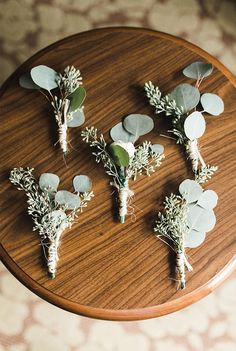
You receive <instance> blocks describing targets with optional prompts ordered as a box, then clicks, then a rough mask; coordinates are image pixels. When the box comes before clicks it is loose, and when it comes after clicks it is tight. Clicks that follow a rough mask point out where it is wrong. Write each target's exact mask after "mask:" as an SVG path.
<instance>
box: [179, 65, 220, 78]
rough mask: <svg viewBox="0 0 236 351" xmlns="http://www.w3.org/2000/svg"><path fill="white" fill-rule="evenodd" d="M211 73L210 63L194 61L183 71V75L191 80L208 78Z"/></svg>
mask: <svg viewBox="0 0 236 351" xmlns="http://www.w3.org/2000/svg"><path fill="white" fill-rule="evenodd" d="M212 71H213V66H212V65H211V64H210V63H206V62H201V61H196V62H193V63H191V65H189V66H187V67H186V68H185V69H184V70H183V74H184V75H185V76H186V77H188V78H192V79H196V80H197V79H201V78H205V77H208V76H209V75H210V74H211V73H212Z"/></svg>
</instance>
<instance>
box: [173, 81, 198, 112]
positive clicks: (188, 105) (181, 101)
mask: <svg viewBox="0 0 236 351" xmlns="http://www.w3.org/2000/svg"><path fill="white" fill-rule="evenodd" d="M169 98H170V99H171V100H175V102H176V104H177V106H178V107H182V108H183V113H186V112H189V111H191V110H192V109H193V108H194V107H196V106H197V104H198V103H199V100H200V93H199V90H198V89H197V88H195V87H193V86H192V85H190V84H187V83H183V84H179V85H177V87H176V88H175V89H174V90H173V91H172V92H171V93H170V94H169Z"/></svg>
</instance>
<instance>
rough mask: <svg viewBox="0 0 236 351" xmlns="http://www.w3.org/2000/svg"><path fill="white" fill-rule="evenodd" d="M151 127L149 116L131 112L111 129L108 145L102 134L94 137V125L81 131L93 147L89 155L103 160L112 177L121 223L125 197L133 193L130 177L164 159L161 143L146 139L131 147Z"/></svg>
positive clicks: (126, 207) (150, 171) (95, 130)
mask: <svg viewBox="0 0 236 351" xmlns="http://www.w3.org/2000/svg"><path fill="white" fill-rule="evenodd" d="M153 127H154V123H153V120H152V118H150V117H148V116H145V115H140V114H132V115H129V116H127V117H126V118H125V119H124V121H123V123H122V122H120V123H118V124H117V125H115V126H114V127H113V128H112V129H111V131H110V135H111V138H112V139H113V143H111V144H110V145H108V144H107V143H106V141H105V139H104V137H103V135H102V134H101V135H100V136H99V137H98V135H97V129H96V128H94V127H91V128H86V129H85V130H84V131H82V133H81V135H82V137H83V140H84V141H85V142H86V143H88V144H89V145H90V146H91V147H92V148H94V149H95V151H94V152H93V155H94V156H95V157H96V162H97V163H99V162H103V164H104V167H105V168H106V173H107V174H108V175H110V176H111V177H112V178H113V182H112V183H111V185H113V186H115V187H116V188H117V191H118V198H119V217H120V222H121V223H124V222H125V216H126V215H127V213H128V206H129V200H130V198H131V197H132V196H133V195H134V193H133V191H132V190H131V189H130V188H129V181H130V179H133V180H135V179H136V177H137V176H138V175H141V174H143V173H145V174H147V175H150V174H151V173H153V172H155V168H156V167H159V166H160V165H161V161H162V159H163V158H164V155H163V152H164V148H163V146H162V145H159V144H154V145H152V144H151V142H150V141H144V142H143V143H142V144H141V145H138V146H134V143H135V142H136V141H137V140H138V138H139V137H140V136H141V135H145V134H147V133H149V132H150V131H151V130H152V129H153Z"/></svg>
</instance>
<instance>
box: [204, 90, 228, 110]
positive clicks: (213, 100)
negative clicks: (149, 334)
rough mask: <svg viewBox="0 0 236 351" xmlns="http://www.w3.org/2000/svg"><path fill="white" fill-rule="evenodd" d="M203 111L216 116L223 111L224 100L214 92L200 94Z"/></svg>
mask: <svg viewBox="0 0 236 351" xmlns="http://www.w3.org/2000/svg"><path fill="white" fill-rule="evenodd" d="M201 104H202V107H203V108H204V111H205V112H207V113H209V114H210V115H213V116H218V115H220V114H221V113H222V112H223V111H224V102H223V100H222V99H221V98H220V97H219V96H218V95H216V94H211V93H205V94H203V95H202V96H201Z"/></svg>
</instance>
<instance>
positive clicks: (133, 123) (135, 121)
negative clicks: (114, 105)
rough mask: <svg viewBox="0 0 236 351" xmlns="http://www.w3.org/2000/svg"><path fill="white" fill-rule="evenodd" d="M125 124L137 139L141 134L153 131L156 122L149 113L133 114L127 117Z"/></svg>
mask: <svg viewBox="0 0 236 351" xmlns="http://www.w3.org/2000/svg"><path fill="white" fill-rule="evenodd" d="M123 126H124V128H125V129H126V130H127V131H128V132H129V133H131V134H133V135H134V136H135V140H137V139H138V137H139V136H141V135H145V134H147V133H149V132H151V130H152V129H153V128H154V123H153V120H152V118H151V117H149V116H147V115H141V114H131V115H129V116H127V117H125V119H124V122H123Z"/></svg>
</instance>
